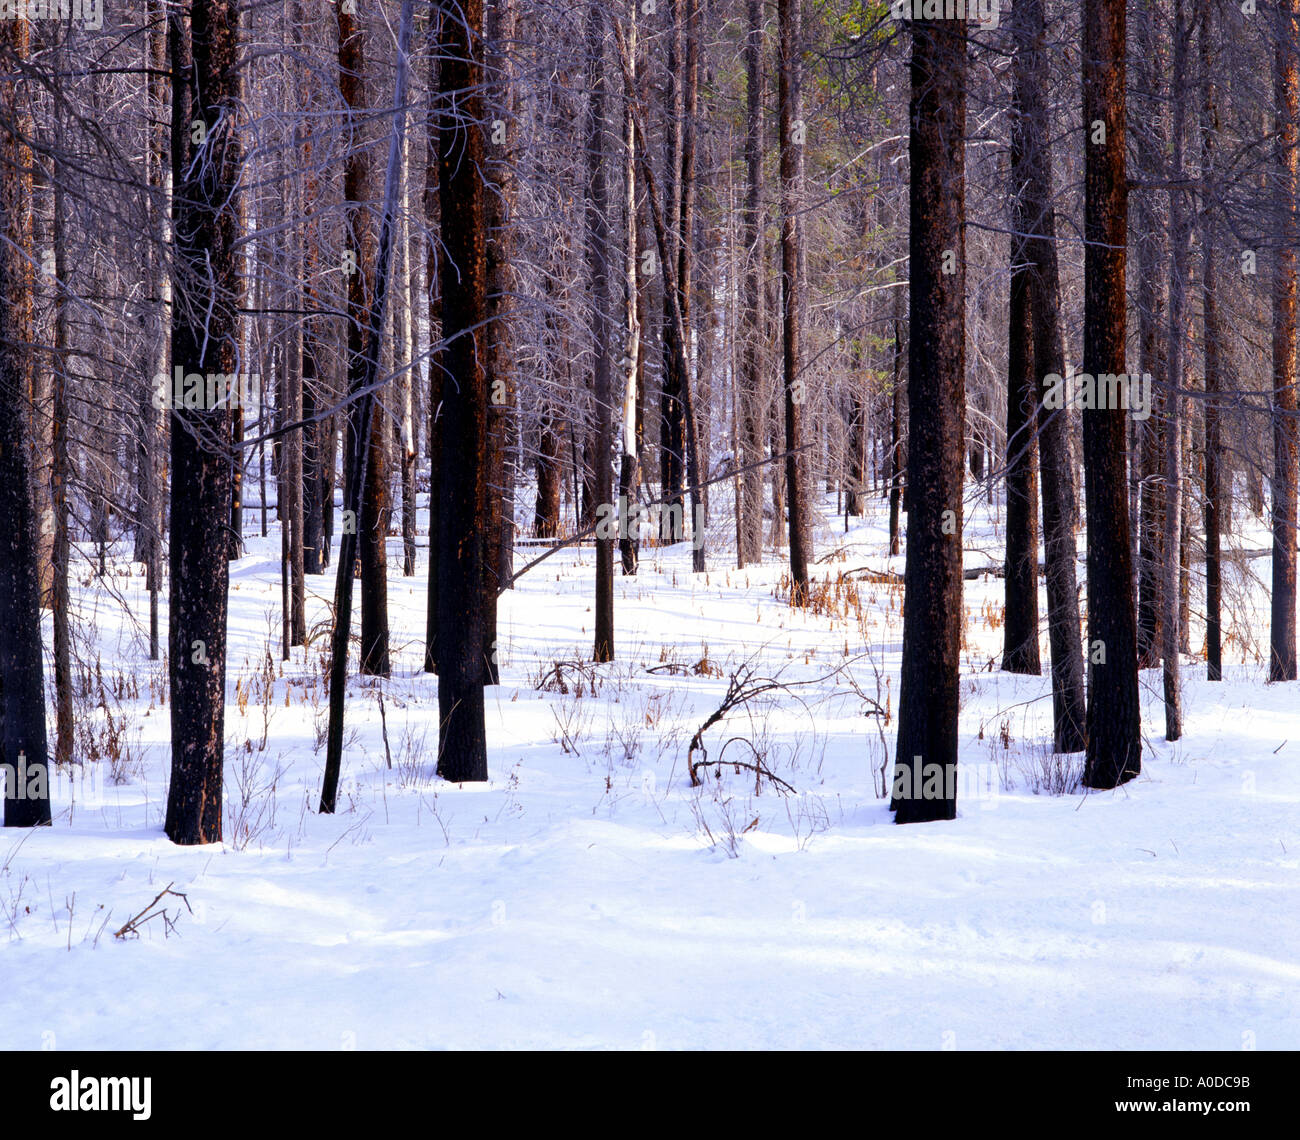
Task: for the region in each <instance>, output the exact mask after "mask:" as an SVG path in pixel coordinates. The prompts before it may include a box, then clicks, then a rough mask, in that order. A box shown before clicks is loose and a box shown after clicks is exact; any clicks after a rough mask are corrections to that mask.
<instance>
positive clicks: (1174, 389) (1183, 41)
mask: <svg viewBox="0 0 1300 1140" xmlns="http://www.w3.org/2000/svg"><path fill="white" fill-rule="evenodd" d="M1185 5H1186V0H1174V75H1173V96H1174V97H1173V166H1172V170H1171V171H1170V177H1171V179H1172V180H1173V181H1174V182H1175V183H1176V182H1178V181H1179V180H1181V179H1182V177H1183V134H1184V130H1183V128H1184V125H1185V119H1186V116H1185V107H1186V103H1185V98H1184V96H1185V94H1186V93H1185V92H1184V90H1183V85H1184V80H1185V78H1186V75H1187V38H1188V31H1187V20H1186V14H1185ZM1169 196H1170V207H1171V209H1170V236H1171V244H1172V251H1173V253H1172V258H1171V261H1170V268H1171V274H1170V278H1169V394H1168V400H1167V406H1168V410H1169V422H1168V425H1167V427H1166V429H1165V456H1164V459H1165V471H1164V475H1165V536H1164V537H1165V562H1164V566H1163V568H1162V569H1163V572H1164V582H1163V583H1162V591H1161V592H1162V594H1163V596H1164V615H1163V618H1164V632H1163V643H1162V655H1163V657H1164V672H1163V680H1164V697H1165V739H1166V740H1178V739H1180V738H1181V737H1182V735H1183V706H1182V692H1181V683H1180V677H1179V665H1180V660H1179V652H1180V649H1181V644H1180V642H1181V639H1180V632H1181V618H1182V614H1181V612H1180V604H1179V603H1180V600H1181V590H1180V581H1179V578H1180V571H1181V569H1182V551H1183V542H1182V538H1183V420H1184V411H1183V395H1182V389H1183V353H1184V351H1185V350H1186V346H1187V313H1186V308H1187V306H1186V298H1187V258H1188V244H1189V242H1190V241H1191V219H1190V218H1189V217H1188V215H1187V203H1186V199H1185V197H1184V194H1183V191H1182V190H1181V189H1179V188H1178V187H1177V186H1175V187H1174V188H1173V189H1172V190H1171V191H1170V195H1169Z"/></svg>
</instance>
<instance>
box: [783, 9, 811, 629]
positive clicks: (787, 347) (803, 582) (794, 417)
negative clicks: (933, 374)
mask: <svg viewBox="0 0 1300 1140" xmlns="http://www.w3.org/2000/svg"><path fill="white" fill-rule="evenodd" d="M777 25H778V29H779V44H780V50H779V59H780V63H779V67H778V69H777V88H778V93H777V99H778V103H779V104H780V111H781V315H782V319H783V331H784V337H783V348H784V352H783V356H782V365H783V368H782V380H783V390H784V396H785V403H784V407H785V486H786V510H787V512H788V517H789V524H790V580H791V587H790V597H791V599H792V600H793V601H795V602H797V603H798V604H803V603H804V602H805V601H806V600H807V597H808V558H809V555H810V553H811V542H810V537H811V536H810V530H809V525H808V518H807V502H806V489H805V487H804V479H803V474H804V472H803V467H804V464H803V463H802V462H801V457H800V455H799V445H800V444H801V443H802V442H803V440H802V432H801V431H800V419H801V414H802V408H803V402H804V392H805V382H804V380H803V378H802V376H801V375H800V371H801V367H802V343H801V339H800V336H801V331H802V330H801V328H800V318H801V317H802V312H801V308H802V292H803V273H802V269H803V266H802V264H801V263H800V246H801V243H802V239H803V232H802V231H803V227H802V225H801V223H800V210H801V207H802V190H803V140H802V138H798V139H797V138H796V137H795V132H796V130H800V131H802V130H803V129H804V125H803V123H802V122H801V120H800V118H799V114H800V110H799V107H800V101H799V95H800V91H799V88H800V72H801V71H802V65H801V57H802V53H803V40H802V36H801V32H800V22H799V0H779V2H778V4H777Z"/></svg>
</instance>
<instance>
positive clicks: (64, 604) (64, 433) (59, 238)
mask: <svg viewBox="0 0 1300 1140" xmlns="http://www.w3.org/2000/svg"><path fill="white" fill-rule="evenodd" d="M160 35H161V33H160ZM61 179H62V174H61V171H60V170H59V168H58V166H57V165H56V167H55V169H54V171H53V180H54V276H55V290H56V296H55V300H54V369H53V378H52V379H53V386H52V392H51V397H52V399H51V412H50V418H51V431H50V443H51V451H52V455H51V470H50V477H51V488H52V491H53V500H54V551H53V562H54V580H53V583H52V587H53V596H52V599H51V605H50V609H51V616H52V617H53V619H54V701H55V727H56V734H55V745H54V761H55V763H56V764H58V765H60V766H62V765H64V764H70V763H71V762H72V742H73V738H74V734H75V726H74V723H73V710H72V631H71V630H70V628H69V626H68V617H69V611H70V609H71V605H72V595H71V591H70V589H69V574H70V571H71V560H72V542H71V535H70V531H69V522H70V513H71V512H70V509H69V501H68V500H69V495H68V488H69V483H70V481H71V478H72V463H71V457H70V456H69V454H68V428H69V422H68V368H69V362H70V360H71V356H72V353H71V349H72V341H71V336H70V333H69V328H68V311H67V310H68V304H67V284H66V283H67V280H68V278H67V272H68V248H67V223H66V220H65V219H66V216H67V215H66V207H65V205H64V193H63V184H62V181H61ZM153 257H154V259H156V260H161V258H160V257H159V256H158V254H157V253H156V252H155V254H154V255H153ZM154 280H155V287H156V285H157V278H156V276H155V279H154ZM158 331H159V333H160V334H162V329H161V328H160V329H159V330H158ZM160 339H161V340H162V341H163V343H164V344H165V343H166V336H165V334H164V335H161V337H160ZM154 363H155V366H157V363H158V362H157V359H156V358H155V361H154ZM166 364H167V359H166V354H165V352H164V354H163V360H162V367H161V368H160V369H159V374H160V375H163V376H164V377H165V376H166ZM148 412H149V415H150V416H152V417H154V418H156V417H157V415H158V412H157V410H156V409H155V408H154V406H153V400H152V398H150V399H149V400H148ZM143 442H144V444H145V460H146V462H147V464H148V465H149V469H150V471H152V470H153V466H154V465H153V454H154V453H153V446H154V439H152V438H150V437H148V436H145V437H144V440H143ZM155 499H156V492H155V488H154V485H153V482H152V481H151V482H150V484H149V487H148V492H147V495H146V496H145V497H144V504H143V505H144V506H146V507H147V513H146V514H144V515H143V520H142V521H143V523H144V528H145V543H144V549H143V551H142V553H143V555H144V562H145V575H146V578H147V579H148V581H147V582H146V585H147V586H149V587H150V588H151V597H156V591H157V583H156V582H155V581H154V575H155V570H156V562H155V560H156V558H157V552H156V551H155V549H154V545H155V544H156V543H157V540H158V534H157V531H156V530H155V529H154V528H155V525H156V524H155V518H154V516H155V514H156V511H155V509H154V502H155ZM150 613H151V617H152V619H153V621H152V623H151V629H150V633H151V638H150V648H151V650H152V651H153V654H152V657H151V660H157V637H158V626H157V613H158V611H157V608H156V607H153V606H151V607H150ZM0 691H2V690H0Z"/></svg>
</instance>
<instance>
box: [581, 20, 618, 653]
mask: <svg viewBox="0 0 1300 1140" xmlns="http://www.w3.org/2000/svg"><path fill="white" fill-rule="evenodd" d="M587 52H588V58H587V90H588V105H587V162H588V167H587V272H588V274H589V276H590V279H591V307H592V317H591V337H592V357H593V361H594V366H593V374H592V396H593V397H594V400H595V405H596V426H595V431H594V433H593V446H592V449H591V450H592V455H591V460H590V467H591V472H592V496H593V498H594V501H595V503H596V505H597V506H598V507H599V508H600V509H601V510H602V511H605V510H608V509H609V506H608V505H609V503H610V501H611V499H612V498H613V475H612V472H611V469H610V454H611V452H612V450H613V444H614V409H613V398H614V397H613V373H614V361H613V352H612V348H613V330H612V328H611V321H610V308H611V298H610V274H609V260H610V240H609V183H608V179H607V177H606V161H605V149H606V148H605V136H606V132H607V129H608V126H609V124H608V121H607V120H608V118H609V84H608V81H607V78H606V74H605V26H604V18H603V14H602V5H601V3H600V2H599V0H591V2H590V3H589V5H588V8H587ZM611 529H612V528H610V527H609V526H603V527H601V528H598V529H597V531H596V622H595V624H596V636H595V644H594V646H593V648H592V660H594V661H612V660H613V659H614V543H615V539H616V536H615V535H614V534H612V533H610V531H611Z"/></svg>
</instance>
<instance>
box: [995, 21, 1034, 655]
mask: <svg viewBox="0 0 1300 1140" xmlns="http://www.w3.org/2000/svg"><path fill="white" fill-rule="evenodd" d="M1028 8H1029V5H1028V4H1023V3H1022V4H1018V5H1017V6H1016V8H1015V10H1014V11H1013V14H1012V18H1013V19H1014V20H1015V21H1016V23H1017V25H1018V26H1017V38H1018V42H1017V47H1018V49H1019V50H1018V51H1017V55H1016V67H1015V91H1014V94H1013V107H1012V115H1011V297H1010V303H1009V306H1008V311H1009V324H1008V330H1007V421H1006V422H1007V447H1006V487H1007V516H1006V527H1007V529H1006V544H1007V565H1006V578H1005V579H1004V582H1003V586H1004V598H1005V602H1006V617H1005V623H1004V625H1003V642H1002V668H1003V670H1005V671H1006V672H1008V673H1028V674H1038V673H1041V672H1042V665H1041V663H1040V661H1039V656H1038V432H1037V430H1036V424H1035V411H1036V408H1037V398H1036V397H1037V388H1038V385H1037V383H1036V381H1035V379H1034V371H1035V365H1036V363H1037V362H1036V361H1035V359H1034V343H1033V320H1032V313H1033V305H1032V303H1031V295H1030V278H1031V277H1032V276H1033V273H1032V268H1031V266H1030V263H1029V251H1028V244H1029V231H1030V227H1031V226H1032V225H1033V222H1034V221H1035V220H1036V219H1031V218H1030V216H1029V208H1028V206H1029V203H1028V202H1027V201H1026V185H1027V183H1028V182H1029V179H1030V175H1031V169H1030V163H1029V155H1028V148H1029V145H1030V144H1031V143H1032V142H1036V141H1037V140H1036V139H1034V138H1033V129H1032V128H1031V127H1030V126H1029V124H1028V121H1027V119H1026V116H1025V103H1026V91H1025V87H1026V86H1028V85H1029V84H1030V83H1032V82H1033V73H1032V69H1031V68H1030V67H1029V66H1026V60H1025V55H1024V52H1025V51H1026V50H1027V49H1029V50H1032V44H1031V43H1029V42H1028V34H1027V30H1026V29H1025V28H1024V26H1023V25H1024V21H1025V19H1026V17H1027V16H1028V15H1029V12H1028ZM1032 101H1033V100H1032V96H1030V98H1029V102H1030V103H1031V105H1032ZM1030 194H1031V196H1032V191H1030Z"/></svg>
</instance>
